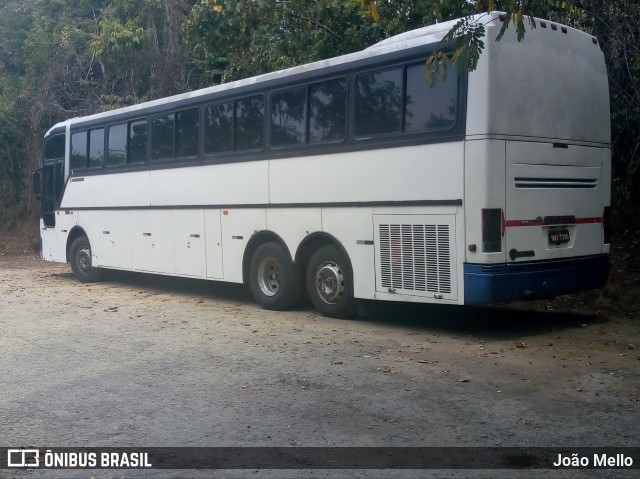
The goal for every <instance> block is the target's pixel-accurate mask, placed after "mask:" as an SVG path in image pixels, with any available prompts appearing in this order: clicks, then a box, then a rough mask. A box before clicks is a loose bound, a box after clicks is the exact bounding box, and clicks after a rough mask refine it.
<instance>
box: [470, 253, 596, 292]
mask: <svg viewBox="0 0 640 479" xmlns="http://www.w3.org/2000/svg"><path fill="white" fill-rule="evenodd" d="M608 276H609V255H608V254H601V255H594V256H583V257H579V258H571V259H558V260H551V261H528V262H518V263H501V264H469V263H465V265H464V291H465V292H464V302H465V304H482V303H498V302H510V301H518V300H522V299H547V298H553V297H555V296H560V295H562V294H568V293H576V292H578V291H585V290H588V289H593V288H599V287H601V286H604V284H605V283H606V282H607V277H608Z"/></svg>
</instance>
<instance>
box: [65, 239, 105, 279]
mask: <svg viewBox="0 0 640 479" xmlns="http://www.w3.org/2000/svg"><path fill="white" fill-rule="evenodd" d="M69 262H70V263H71V270H72V271H73V275H74V276H75V277H76V278H78V279H79V280H80V281H82V282H83V283H93V282H95V281H99V280H100V278H101V277H102V270H101V269H100V268H96V267H94V266H93V265H92V256H91V244H90V243H89V238H87V237H86V236H80V237H79V238H76V239H75V240H74V241H73V243H71V249H70V250H69Z"/></svg>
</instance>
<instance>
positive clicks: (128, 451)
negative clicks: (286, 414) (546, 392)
mask: <svg viewBox="0 0 640 479" xmlns="http://www.w3.org/2000/svg"><path fill="white" fill-rule="evenodd" d="M14 468H24V469H33V468H40V469H391V470H393V469H425V470H426V469H617V470H624V469H630V470H631V469H640V448H638V447H574V448H570V447H189V448H187V447H140V448H135V447H129V448H110V447H107V448H97V447H87V448H73V447H63V448H57V447H32V448H28V449H25V448H9V447H4V448H0V469H14Z"/></svg>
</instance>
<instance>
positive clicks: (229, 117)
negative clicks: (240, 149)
mask: <svg viewBox="0 0 640 479" xmlns="http://www.w3.org/2000/svg"><path fill="white" fill-rule="evenodd" d="M204 135H205V136H204V151H205V153H224V152H225V151H231V150H233V103H231V102H225V103H216V104H214V105H208V106H207V107H206V108H205V111H204Z"/></svg>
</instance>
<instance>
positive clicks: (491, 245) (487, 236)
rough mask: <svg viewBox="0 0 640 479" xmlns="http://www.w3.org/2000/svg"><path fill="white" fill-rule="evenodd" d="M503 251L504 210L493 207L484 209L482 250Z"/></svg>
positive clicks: (489, 251)
mask: <svg viewBox="0 0 640 479" xmlns="http://www.w3.org/2000/svg"><path fill="white" fill-rule="evenodd" d="M500 251H502V210H501V209H500V208H491V209H483V210H482V252H483V253H499V252H500Z"/></svg>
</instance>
